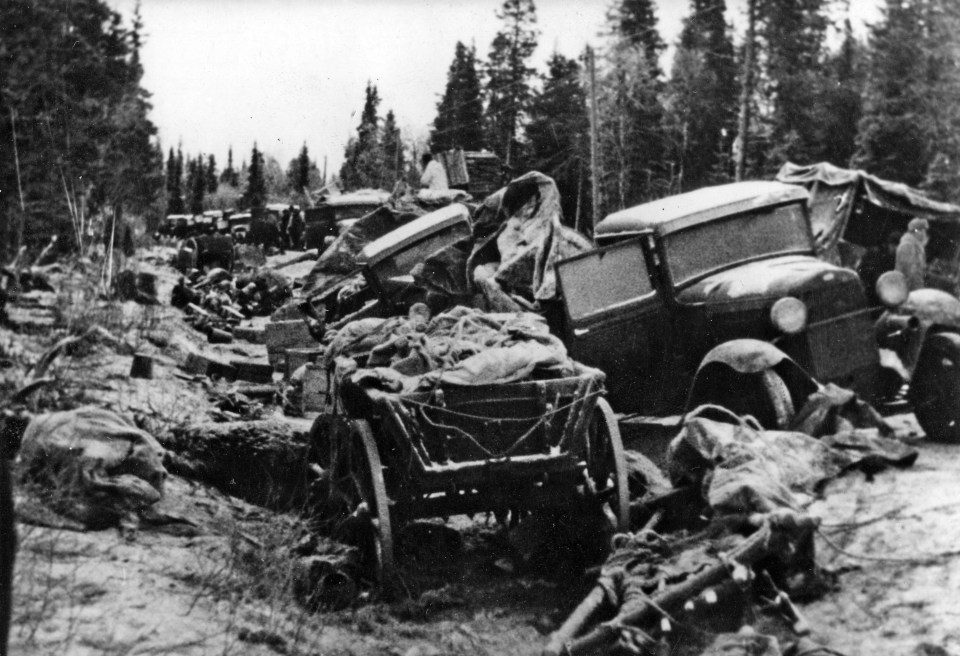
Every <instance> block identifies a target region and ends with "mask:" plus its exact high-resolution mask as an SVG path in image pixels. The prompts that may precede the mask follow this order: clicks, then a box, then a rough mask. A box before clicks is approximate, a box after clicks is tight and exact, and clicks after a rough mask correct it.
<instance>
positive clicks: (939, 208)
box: [776, 162, 960, 254]
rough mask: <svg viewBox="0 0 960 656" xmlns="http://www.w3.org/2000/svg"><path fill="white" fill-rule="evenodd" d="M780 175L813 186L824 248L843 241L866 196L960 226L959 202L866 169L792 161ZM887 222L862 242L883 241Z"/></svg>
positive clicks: (814, 215) (891, 208)
mask: <svg viewBox="0 0 960 656" xmlns="http://www.w3.org/2000/svg"><path fill="white" fill-rule="evenodd" d="M776 179H777V180H778V181H780V182H785V183H789V184H797V185H803V186H804V187H806V188H807V189H808V190H809V191H810V194H811V198H810V219H811V223H812V227H813V234H814V237H815V238H816V241H817V248H818V251H820V252H821V253H825V254H830V253H835V249H836V248H837V244H838V242H839V241H840V240H841V239H842V238H845V234H846V232H847V224H848V222H849V220H850V216H851V213H852V212H854V211H856V205H857V202H858V200H861V199H862V201H864V202H867V203H870V204H871V205H873V206H875V207H877V208H880V209H882V210H886V211H888V212H894V213H897V214H901V215H903V216H904V217H906V218H909V217H921V218H925V219H927V220H929V221H933V222H935V223H945V224H951V225H956V226H957V229H960V207H958V206H957V205H952V204H950V203H941V202H938V201H935V200H932V199H930V198H927V197H926V196H924V195H923V194H922V193H921V192H920V191H918V190H916V189H913V188H911V187H909V186H907V185H905V184H902V183H899V182H891V181H889V180H882V179H880V178H878V177H876V176H874V175H871V174H869V173H866V172H865V171H860V170H853V169H841V168H839V167H837V166H834V165H832V164H830V163H827V162H820V163H819V164H811V165H809V166H800V165H798V164H792V163H790V162H787V163H786V164H784V165H783V166H782V167H781V168H780V171H779V172H778V173H777V177H776ZM882 228H883V226H878V227H877V230H878V231H879V232H880V234H878V235H876V236H875V238H874V239H872V240H871V243H869V244H863V245H865V246H867V245H874V244H879V243H881V242H882V241H883V239H884V237H885V236H886V234H885V232H883V230H882ZM901 232H902V229H901ZM848 241H849V239H848ZM854 241H856V240H854Z"/></svg>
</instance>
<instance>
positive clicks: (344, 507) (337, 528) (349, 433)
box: [313, 418, 394, 585]
mask: <svg viewBox="0 0 960 656" xmlns="http://www.w3.org/2000/svg"><path fill="white" fill-rule="evenodd" d="M324 424H325V425H323V426H318V425H316V424H315V425H314V430H313V432H314V436H315V439H316V440H317V446H318V450H319V453H318V459H319V460H320V465H321V467H323V469H324V470H325V473H326V476H327V482H328V490H327V492H328V493H327V499H326V502H325V507H324V508H323V509H322V510H321V512H320V515H321V518H322V520H323V522H324V523H325V524H326V525H327V526H328V527H329V532H330V535H331V537H333V538H334V539H337V540H341V541H343V542H344V543H346V544H349V545H352V546H355V547H357V548H358V549H359V551H360V565H361V567H362V569H363V571H364V572H365V573H367V574H368V575H369V576H371V577H372V578H374V579H375V581H376V583H378V584H381V585H382V584H383V583H384V582H386V581H387V580H388V579H390V578H391V577H392V574H393V569H394V560H393V534H392V530H391V529H392V527H391V524H390V500H389V497H388V496H387V489H386V485H385V484H384V480H383V467H382V465H381V462H380V453H379V451H378V450H377V443H376V440H375V438H374V436H373V431H372V430H371V428H370V424H369V423H368V422H367V421H366V420H363V419H352V420H348V419H343V418H329V419H328V420H326V421H325V422H324Z"/></svg>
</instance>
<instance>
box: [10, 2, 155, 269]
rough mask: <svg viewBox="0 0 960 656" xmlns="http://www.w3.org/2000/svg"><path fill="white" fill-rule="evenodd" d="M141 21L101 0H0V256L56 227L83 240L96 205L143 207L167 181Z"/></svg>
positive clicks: (72, 241) (37, 241) (100, 208)
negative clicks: (128, 21)
mask: <svg viewBox="0 0 960 656" xmlns="http://www.w3.org/2000/svg"><path fill="white" fill-rule="evenodd" d="M142 28H143V26H142V20H141V19H140V16H139V11H137V10H135V11H134V16H133V24H132V26H131V27H130V28H128V27H125V26H124V24H123V21H122V20H121V17H120V15H119V14H118V13H117V12H115V11H113V10H112V9H111V8H110V7H109V5H108V4H107V3H106V2H105V1H103V0H74V1H72V2H68V3H38V2H26V1H25V0H8V1H6V2H0V60H2V61H3V64H2V65H0V69H2V71H0V116H2V117H3V120H2V121H0V144H3V145H2V146H0V151H2V153H3V156H0V189H2V190H3V193H0V260H2V259H4V253H3V252H2V251H4V250H12V251H15V250H16V249H17V248H18V247H19V246H20V245H21V244H22V245H26V246H28V247H30V248H34V247H40V246H42V245H43V244H46V243H47V241H48V240H49V238H50V235H51V234H60V235H62V236H63V237H64V238H63V239H61V240H60V241H59V242H58V243H59V244H60V245H61V247H64V248H65V247H70V246H80V247H82V246H83V245H84V244H83V242H84V240H85V238H86V234H87V233H86V226H85V225H84V224H85V223H86V222H87V221H88V220H89V218H90V217H91V216H93V215H96V214H100V213H104V214H109V215H114V216H116V215H122V214H123V212H124V211H125V210H127V209H133V210H134V211H137V212H141V211H142V212H147V211H148V210H149V209H150V208H151V207H152V206H153V204H154V202H155V201H156V200H157V199H158V198H159V195H160V194H161V193H162V192H163V190H164V162H163V157H162V156H161V157H158V156H157V148H156V127H155V126H154V125H153V124H152V123H151V121H150V119H149V110H150V103H149V94H148V93H147V92H146V90H145V89H144V88H143V87H142V85H141V80H142V73H143V71H142V66H141V64H140V56H139V50H140V47H141V45H142ZM24 210H28V211H29V221H28V220H27V212H26V211H24Z"/></svg>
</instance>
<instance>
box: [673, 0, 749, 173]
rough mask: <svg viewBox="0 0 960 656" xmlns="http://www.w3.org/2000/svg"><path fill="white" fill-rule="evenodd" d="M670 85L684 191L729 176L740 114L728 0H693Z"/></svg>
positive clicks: (675, 157)
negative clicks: (726, 167)
mask: <svg viewBox="0 0 960 656" xmlns="http://www.w3.org/2000/svg"><path fill="white" fill-rule="evenodd" d="M690 9H691V13H690V16H689V17H688V18H686V19H685V20H684V25H683V30H682V31H681V33H680V43H679V45H678V47H677V50H676V52H675V53H674V58H673V73H672V75H671V76H670V82H669V83H668V85H667V89H666V99H665V111H666V117H665V122H666V128H667V130H668V132H669V134H670V144H671V146H672V147H671V148H670V151H671V152H672V153H674V154H673V156H672V160H673V161H674V162H676V163H677V164H678V165H679V172H678V173H679V175H678V177H679V182H680V184H679V185H678V191H682V190H689V189H696V188H698V187H702V186H704V185H706V184H715V183H718V182H722V181H724V180H725V179H727V177H728V175H729V173H732V171H731V172H728V174H727V175H723V168H724V162H726V158H725V152H726V151H727V150H728V149H729V147H730V139H731V138H730V135H732V133H733V130H734V123H735V118H736V102H737V89H736V85H735V80H736V62H735V61H734V49H733V42H732V40H731V38H730V29H729V27H728V26H727V24H726V21H725V20H724V12H725V11H726V3H725V2H724V0H693V1H692V2H691V8H690Z"/></svg>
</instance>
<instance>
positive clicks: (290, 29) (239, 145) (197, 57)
mask: <svg viewBox="0 0 960 656" xmlns="http://www.w3.org/2000/svg"><path fill="white" fill-rule="evenodd" d="M136 1H137V0H107V3H108V4H109V5H110V6H112V7H113V8H114V9H116V10H117V11H119V12H120V13H121V14H122V15H124V16H125V17H127V18H128V23H127V24H128V25H129V17H131V16H132V14H133V9H134V6H135V5H136ZM610 2H611V0H536V8H537V26H538V28H539V30H540V38H539V48H538V50H537V52H536V53H535V55H534V57H533V65H534V66H535V67H536V68H538V69H539V70H543V69H544V65H543V64H544V62H545V61H546V60H547V58H548V57H549V56H550V54H551V53H553V52H554V51H558V52H560V53H562V54H564V55H566V56H568V57H576V56H577V55H578V54H579V53H580V52H582V51H583V48H584V46H586V45H587V44H592V45H595V46H597V45H600V44H601V43H602V39H601V38H600V37H599V34H600V33H601V31H602V29H603V23H604V18H605V15H606V11H607V7H608V6H609V5H610ZM850 2H851V13H852V14H853V15H854V16H855V18H856V19H857V20H858V23H859V25H860V26H861V29H862V24H863V21H864V20H867V21H869V20H875V18H876V16H877V13H876V7H875V4H876V2H877V0H850ZM501 4H502V0H140V13H141V16H142V19H143V22H144V26H145V27H144V32H145V35H146V37H145V39H146V40H145V45H144V47H143V50H142V53H141V58H142V61H143V66H144V71H145V73H144V78H143V86H144V87H145V88H146V89H147V90H148V91H150V92H151V93H152V94H153V95H152V98H151V101H152V103H153V111H152V112H151V115H150V116H151V119H152V120H153V122H154V123H155V124H156V125H157V127H158V129H159V134H160V140H161V144H162V146H163V149H164V152H167V151H168V150H169V148H171V147H174V148H176V146H177V145H178V144H182V147H183V150H184V154H185V155H187V154H191V155H195V154H197V153H201V152H202V153H204V154H211V153H212V154H213V155H214V156H215V157H216V159H217V162H218V164H219V166H220V167H221V168H222V167H224V166H225V165H226V161H227V150H228V148H230V147H231V146H232V147H233V155H234V164H235V165H236V166H238V167H239V165H240V163H241V161H244V160H249V157H250V151H251V149H252V147H253V143H254V142H257V145H258V147H259V148H260V150H262V151H263V152H265V153H267V154H268V155H272V156H273V157H275V158H276V159H277V160H278V161H279V162H280V164H281V165H282V166H283V167H286V165H287V163H288V162H289V161H290V160H291V159H293V158H294V157H296V156H297V154H298V153H299V151H300V148H301V146H302V145H303V144H304V143H306V145H307V148H308V151H309V153H310V156H311V158H312V159H315V160H316V161H317V162H318V164H319V166H320V167H321V168H322V167H323V162H324V157H325V156H326V157H327V158H328V167H329V168H328V170H329V171H330V172H331V173H332V172H334V171H336V170H337V169H338V168H339V166H340V163H341V161H342V159H343V150H344V146H345V145H346V142H347V139H348V138H349V137H350V136H351V135H355V134H356V128H357V125H358V123H359V119H360V111H361V109H362V108H363V101H364V89H365V87H366V84H367V81H368V80H369V81H370V82H372V83H373V84H375V85H376V86H377V89H378V92H379V95H380V98H381V103H380V116H381V117H382V116H384V115H386V113H387V110H389V109H392V110H393V111H394V114H395V115H396V117H397V121H398V124H399V126H400V128H401V131H402V134H403V136H404V139H407V138H419V139H423V138H426V137H427V135H428V134H429V129H430V123H431V121H433V119H434V117H435V116H436V106H437V102H438V101H439V99H440V95H441V94H442V93H443V90H444V87H445V85H446V76H447V69H448V68H449V66H450V62H451V61H452V59H453V54H454V48H455V45H456V43H457V41H458V40H459V41H463V42H464V43H466V44H468V45H469V44H471V43H472V44H474V45H476V48H477V55H478V57H480V58H481V59H483V58H486V55H487V53H488V51H489V47H490V42H491V41H492V40H493V37H494V35H495V34H496V32H497V30H498V28H499V27H500V23H499V21H498V19H497V17H496V12H497V10H498V9H499V7H500V6H501ZM689 4H690V3H689V0H657V5H658V18H659V25H660V31H661V34H662V35H663V38H664V40H665V41H666V42H667V43H672V42H674V41H675V40H676V38H677V35H678V34H679V32H680V28H681V25H682V19H683V16H684V15H685V14H686V12H687V8H688V7H689ZM741 4H742V0H733V1H732V2H731V1H730V0H728V6H729V7H730V8H729V9H728V20H729V21H731V22H732V23H734V24H735V25H737V24H742V22H743V16H742V9H741V8H740V6H741ZM666 68H667V70H668V69H669V67H666Z"/></svg>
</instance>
